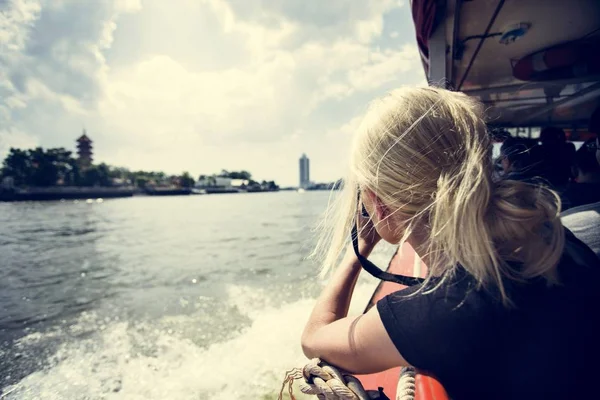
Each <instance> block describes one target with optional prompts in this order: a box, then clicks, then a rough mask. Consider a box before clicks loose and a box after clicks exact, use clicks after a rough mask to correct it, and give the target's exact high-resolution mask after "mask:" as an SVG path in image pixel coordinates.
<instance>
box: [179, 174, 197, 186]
mask: <svg viewBox="0 0 600 400" xmlns="http://www.w3.org/2000/svg"><path fill="white" fill-rule="evenodd" d="M179 181H180V182H181V186H183V187H185V188H190V187H192V186H194V182H195V181H194V178H192V176H191V175H190V173H189V172H187V171H186V172H184V173H183V174H182V175H181V176H180V177H179Z"/></svg>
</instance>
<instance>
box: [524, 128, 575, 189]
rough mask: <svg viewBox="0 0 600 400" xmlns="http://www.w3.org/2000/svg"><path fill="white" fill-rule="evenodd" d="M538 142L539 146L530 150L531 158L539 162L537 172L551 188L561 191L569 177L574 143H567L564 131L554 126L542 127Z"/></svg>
mask: <svg viewBox="0 0 600 400" xmlns="http://www.w3.org/2000/svg"><path fill="white" fill-rule="evenodd" d="M540 142H541V146H538V147H536V148H535V149H534V150H533V152H532V156H533V158H534V159H535V160H536V161H538V162H539V163H540V170H539V174H540V176H541V177H542V178H544V179H545V180H546V181H548V182H549V183H550V185H551V186H552V188H553V189H555V190H556V191H557V192H559V193H562V192H564V191H565V190H566V188H567V186H568V184H569V180H570V178H571V166H572V165H573V159H574V157H575V145H574V144H573V143H567V140H566V135H565V132H564V131H563V130H562V129H560V128H556V127H547V128H544V129H542V132H541V133H540Z"/></svg>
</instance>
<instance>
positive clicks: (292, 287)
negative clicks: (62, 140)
mask: <svg viewBox="0 0 600 400" xmlns="http://www.w3.org/2000/svg"><path fill="white" fill-rule="evenodd" d="M328 199H329V193H327V192H306V193H296V192H279V193H261V194H234V195H211V196H186V197H134V198H127V199H114V200H105V201H102V202H100V201H94V202H92V203H90V202H85V201H79V202H74V201H68V202H48V203H3V204H0V390H1V391H0V393H2V394H1V395H0V397H1V398H2V399H11V400H12V399H19V400H27V399H44V400H54V399H56V400H59V399H60V400H63V399H78V400H79V399H82V400H83V399H150V400H152V399H161V400H163V399H177V400H186V399H195V400H197V399H211V400H213V399H214V400H217V399H274V398H276V397H277V394H278V392H279V389H280V386H281V381H282V379H283V377H284V374H285V371H286V370H288V369H291V368H293V367H297V366H302V365H303V363H304V362H305V359H304V357H303V355H302V352H301V349H300V344H299V338H300V334H301V331H302V328H303V324H304V322H305V321H306V319H307V317H308V314H309V312H310V310H311V307H312V305H313V304H314V301H315V299H316V296H317V295H318V293H319V291H320V290H321V289H322V287H323V285H324V284H325V283H324V282H322V281H321V280H319V279H318V277H317V272H318V269H317V266H316V265H315V264H314V262H312V261H309V260H307V259H306V257H307V256H308V254H309V252H310V249H311V246H312V245H313V244H314V232H313V231H312V228H313V227H314V225H315V223H316V222H317V221H318V218H319V216H320V214H321V213H322V212H323V211H324V210H325V207H326V205H327V202H328ZM392 253H393V248H392V247H390V246H384V247H383V248H381V249H379V250H378V251H377V253H376V254H375V255H374V260H375V261H376V262H377V263H380V264H381V265H386V263H387V261H388V260H389V257H390V256H391V254H392ZM375 284H376V282H374V281H373V280H372V279H371V278H369V277H362V278H361V281H360V283H359V285H358V287H357V292H356V294H355V296H354V299H353V305H352V309H353V311H354V312H360V311H361V310H362V309H363V308H364V306H365V304H366V302H367V301H368V299H369V296H370V294H371V292H372V291H373V289H374V287H375Z"/></svg>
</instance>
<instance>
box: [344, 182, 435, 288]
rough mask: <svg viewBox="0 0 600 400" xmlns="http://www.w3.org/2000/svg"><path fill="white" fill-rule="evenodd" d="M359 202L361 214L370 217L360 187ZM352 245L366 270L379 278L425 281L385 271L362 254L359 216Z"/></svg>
mask: <svg viewBox="0 0 600 400" xmlns="http://www.w3.org/2000/svg"><path fill="white" fill-rule="evenodd" d="M357 204H360V206H361V211H360V214H361V216H362V217H363V218H370V216H369V213H368V212H367V209H366V208H365V204H364V203H363V202H362V201H361V199H360V189H358V195H357ZM352 247H353V248H354V254H356V257H357V258H358V262H359V263H360V265H361V266H362V267H363V269H364V270H365V271H367V272H368V273H369V274H371V275H372V276H374V277H375V278H377V279H380V280H382V281H387V282H393V283H398V284H400V285H404V286H414V285H419V284H421V283H423V282H424V281H425V280H424V279H423V278H415V277H412V276H405V275H399V274H391V273H389V272H387V271H383V270H382V269H381V268H379V267H378V266H376V265H375V264H373V263H372V262H371V261H369V260H368V259H367V258H366V257H364V256H363V255H362V254H360V251H359V250H358V218H356V221H355V222H354V226H353V227H352Z"/></svg>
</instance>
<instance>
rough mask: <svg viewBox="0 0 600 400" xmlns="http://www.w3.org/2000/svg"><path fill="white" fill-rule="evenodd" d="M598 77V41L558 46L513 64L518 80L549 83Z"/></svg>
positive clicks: (599, 39) (599, 63)
mask: <svg viewBox="0 0 600 400" xmlns="http://www.w3.org/2000/svg"><path fill="white" fill-rule="evenodd" d="M589 74H600V38H596V39H593V40H579V41H572V42H569V43H563V44H559V45H557V46H552V47H549V48H547V49H544V50H541V51H537V52H535V53H533V54H530V55H528V56H526V57H523V58H521V59H520V60H518V61H516V63H514V64H513V75H514V77H515V78H517V79H520V80H522V81H553V80H559V79H571V78H577V77H578V76H586V75H589Z"/></svg>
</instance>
